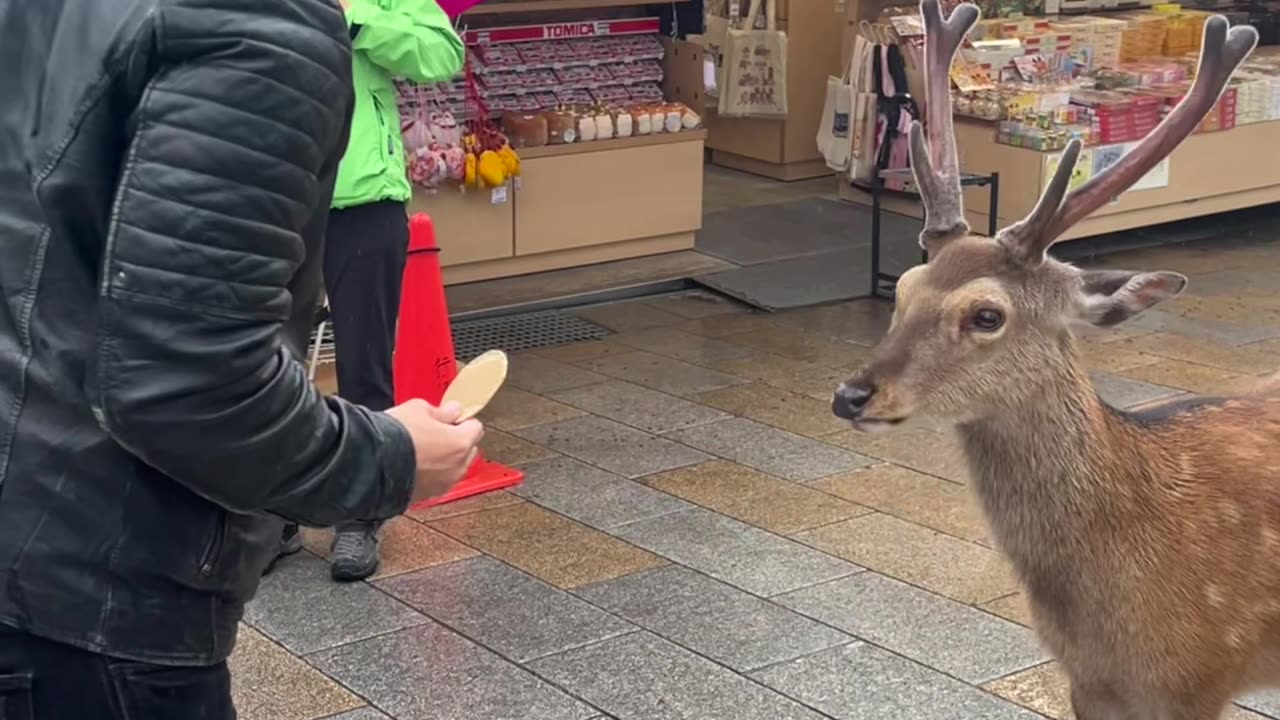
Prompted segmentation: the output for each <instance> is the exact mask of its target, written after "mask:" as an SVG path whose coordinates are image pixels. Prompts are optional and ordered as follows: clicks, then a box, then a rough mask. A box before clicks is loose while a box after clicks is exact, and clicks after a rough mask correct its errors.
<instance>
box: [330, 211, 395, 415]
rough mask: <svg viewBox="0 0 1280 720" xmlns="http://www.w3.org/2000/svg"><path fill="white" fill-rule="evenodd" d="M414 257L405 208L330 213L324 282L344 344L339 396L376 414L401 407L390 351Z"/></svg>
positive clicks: (337, 332)
mask: <svg viewBox="0 0 1280 720" xmlns="http://www.w3.org/2000/svg"><path fill="white" fill-rule="evenodd" d="M408 252H409V222H408V218H407V217H406V215H405V206H404V204H403V203H398V202H376V203H369V204H368V205H357V206H355V207H351V208H347V209H344V210H334V211H333V212H332V213H330V215H329V231H328V234H327V236H326V237H325V246H324V284H325V292H326V293H328V295H329V310H330V313H331V316H330V320H331V322H332V323H333V339H334V343H335V344H336V346H337V347H336V351H337V360H338V395H340V396H342V397H343V398H344V399H346V400H349V401H351V402H353V403H356V404H357V405H364V406H365V407H367V408H369V409H370V410H386V409H387V408H389V407H391V406H392V405H393V404H394V403H395V395H394V393H393V392H392V383H391V352H392V350H393V349H394V348H395V340H396V318H397V316H398V315H399V313H400V286H401V284H402V282H403V280H404V264H405V258H406V257H407V255H408Z"/></svg>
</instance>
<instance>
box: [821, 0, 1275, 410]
mask: <svg viewBox="0 0 1280 720" xmlns="http://www.w3.org/2000/svg"><path fill="white" fill-rule="evenodd" d="M920 12H921V15H922V16H923V19H924V26H925V38H926V39H925V63H926V68H925V73H924V75H925V78H926V83H927V87H926V101H927V103H926V108H927V117H926V120H927V122H928V125H927V130H926V128H922V127H921V126H920V124H919V123H915V124H913V125H912V127H911V136H910V141H911V166H912V169H913V172H914V174H915V180H916V185H917V187H918V188H919V190H920V195H921V198H922V200H923V202H924V207H925V223H924V230H923V231H922V232H921V234H920V243H921V245H922V246H923V247H924V248H925V249H927V250H928V251H929V262H928V264H927V265H921V266H918V267H915V268H912V269H911V270H910V271H908V272H907V273H905V274H904V275H903V276H902V278H901V279H900V280H899V282H898V287H897V301H896V307H895V309H894V315H893V320H892V322H891V323H890V327H889V331H888V334H887V335H886V336H885V337H884V338H883V339H882V340H881V342H880V344H879V345H878V346H877V347H876V348H875V350H874V351H873V352H872V353H871V355H870V358H869V360H868V361H867V363H866V365H865V366H864V367H863V368H862V369H861V370H860V371H859V372H858V373H856V374H855V375H853V376H852V377H850V378H849V379H848V380H847V381H846V382H844V383H842V384H841V385H840V387H839V388H838V389H837V391H836V394H835V398H834V400H833V403H832V409H833V411H834V412H835V414H836V415H838V416H839V417H841V418H844V419H847V420H850V421H852V422H853V423H854V425H855V427H858V428H860V429H863V430H878V429H885V428H888V427H891V426H893V425H897V424H899V423H901V422H903V421H905V420H907V419H909V418H911V417H913V416H916V415H931V416H934V417H939V418H942V419H946V420H950V421H953V422H965V421H969V420H975V419H979V418H983V417H989V416H992V415H994V414H996V413H998V412H1000V410H1001V409H1002V408H1006V407H1009V406H1010V405H1012V404H1022V403H1027V402H1034V401H1035V399H1036V398H1037V397H1040V396H1041V394H1042V391H1043V390H1044V389H1045V388H1046V384H1051V383H1053V382H1055V381H1058V382H1060V381H1061V378H1062V376H1063V373H1072V372H1075V367H1076V364H1075V362H1074V354H1075V345H1074V341H1073V340H1072V336H1071V327H1072V326H1073V324H1074V323H1076V322H1078V321H1083V322H1086V323H1091V324H1093V325H1096V326H1109V325H1115V324H1117V323H1120V322H1122V321H1124V320H1126V319H1128V318H1130V317H1133V316H1134V315H1136V314H1138V313H1140V312H1142V311H1144V310H1146V309H1148V308H1150V307H1152V306H1154V305H1156V304H1157V303H1159V302H1161V301H1163V300H1166V299H1168V298H1171V297H1173V296H1175V295H1177V294H1178V293H1179V292H1181V290H1182V289H1183V287H1184V286H1185V285H1186V278H1185V277H1183V276H1181V275H1178V274H1176V273H1168V272H1125V271H1113V270H1106V271H1091V270H1081V269H1078V268H1076V267H1073V266H1071V265H1068V264H1066V263H1062V262H1059V261H1057V260H1054V259H1053V258H1050V257H1048V256H1047V254H1046V253H1047V251H1048V249H1049V247H1050V246H1051V245H1053V243H1054V242H1055V241H1056V240H1057V239H1058V238H1060V237H1061V236H1062V234H1063V233H1064V232H1066V231H1067V230H1068V229H1070V228H1071V227H1072V226H1073V225H1074V224H1076V223H1077V222H1079V221H1080V220H1082V219H1084V218H1085V217H1087V216H1088V215H1089V214H1090V213H1092V212H1093V211H1094V210H1097V209H1098V208H1099V207H1101V206H1102V205H1103V204H1105V203H1106V202H1108V201H1110V200H1111V199H1112V198H1114V197H1117V196H1119V195H1120V194H1121V193H1123V192H1124V191H1125V190H1127V189H1129V188H1130V187H1131V186H1132V185H1133V184H1134V183H1135V182H1137V181H1138V180H1139V179H1141V178H1142V176H1144V175H1145V174H1146V173H1147V172H1149V171H1150V170H1151V169H1152V168H1153V167H1155V166H1156V165H1157V164H1159V162H1160V161H1161V160H1162V159H1164V158H1165V157H1166V156H1168V155H1169V154H1170V153H1171V152H1173V150H1174V149H1175V148H1176V147H1177V146H1178V145H1179V144H1180V143H1181V142H1182V141H1183V140H1184V139H1186V137H1187V136H1188V135H1190V134H1191V133H1192V131H1193V130H1194V129H1195V128H1196V126H1197V125H1198V124H1199V123H1200V121H1201V120H1202V119H1203V118H1204V116H1205V115H1206V114H1207V113H1208V112H1209V110H1211V109H1212V108H1213V106H1214V104H1215V103H1216V102H1217V101H1218V98H1219V97H1220V96H1221V94H1222V91H1223V89H1224V88H1225V87H1226V84H1227V81H1228V80H1229V79H1230V77H1231V74H1232V73H1233V72H1234V71H1235V69H1236V68H1237V67H1238V66H1239V65H1240V63H1241V62H1242V61H1243V60H1244V58H1245V57H1246V56H1247V55H1248V54H1249V53H1250V52H1251V51H1252V50H1253V48H1254V46H1255V45H1256V44H1257V41H1258V34H1257V32H1256V31H1255V30H1254V29H1253V28H1251V27H1247V26H1245V27H1236V28H1231V29H1230V30H1228V26H1227V21H1226V19H1225V18H1223V17H1221V16H1214V17H1212V18H1210V19H1209V20H1208V21H1207V22H1206V23H1205V26H1204V42H1203V44H1202V46H1201V50H1200V61H1199V65H1198V68H1197V71H1196V75H1195V81H1194V84H1193V85H1192V88H1191V91H1190V92H1189V93H1188V94H1187V95H1186V97H1185V98H1183V100H1182V102H1180V103H1179V104H1178V106H1177V107H1176V108H1174V109H1173V110H1172V111H1171V112H1170V113H1169V114H1168V115H1167V116H1166V117H1165V119H1164V121H1163V122H1161V123H1160V125H1159V126H1157V127H1156V129H1155V130H1153V131H1152V132H1151V134H1150V135H1148V136H1147V137H1146V138H1145V139H1144V140H1143V141H1142V142H1141V143H1139V145H1138V146H1137V147H1136V148H1134V150H1133V151H1132V152H1130V153H1129V154H1127V155H1125V156H1124V158H1123V159H1121V160H1120V161H1119V162H1117V163H1116V164H1114V165H1112V166H1111V167H1110V168H1108V169H1107V170H1105V171H1103V172H1102V173H1101V174H1099V175H1096V176H1094V177H1093V178H1091V179H1090V180H1089V181H1087V182H1086V183H1084V184H1083V185H1081V186H1080V187H1078V188H1077V189H1076V190H1074V191H1073V192H1071V193H1070V194H1068V193H1067V188H1068V183H1069V181H1070V178H1071V173H1072V170H1073V169H1074V166H1075V163H1076V160H1077V159H1078V157H1079V154H1080V143H1079V142H1078V141H1072V142H1071V144H1070V145H1068V146H1067V148H1066V150H1065V152H1064V153H1063V157H1062V162H1061V163H1060V164H1059V165H1058V168H1057V170H1056V172H1055V173H1054V176H1053V178H1052V179H1051V180H1050V182H1049V183H1048V185H1047V187H1046V188H1045V191H1044V194H1043V196H1042V197H1041V198H1040V200H1039V202H1038V203H1037V204H1036V206H1035V207H1034V208H1033V210H1032V211H1031V214H1030V215H1029V216H1027V217H1026V218H1025V219H1023V220H1021V221H1020V222H1017V223H1015V224H1013V225H1011V226H1009V227H1007V228H1005V229H1004V230H1002V231H1000V232H999V233H997V235H996V237H994V238H988V237H982V236H976V235H973V234H971V233H970V231H969V225H968V223H967V222H966V221H965V215H964V207H963V202H962V195H961V190H960V169H959V163H958V162H957V157H956V144H955V134H954V129H953V127H952V122H951V100H950V93H949V86H950V77H949V69H950V66H951V62H952V59H953V58H954V56H955V53H956V51H957V49H958V48H959V46H960V43H961V41H962V40H963V39H964V37H965V35H966V34H967V33H968V32H969V29H970V28H972V27H973V24H974V23H975V22H977V20H978V15H979V13H978V9H977V8H976V7H975V6H973V5H970V4H962V5H960V6H959V7H957V8H956V9H955V11H954V12H952V13H951V17H950V18H946V19H944V18H943V17H942V13H941V10H940V9H939V6H938V0H923V2H921V4H920ZM1064 198H1065V200H1064Z"/></svg>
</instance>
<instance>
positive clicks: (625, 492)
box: [512, 457, 692, 529]
mask: <svg viewBox="0 0 1280 720" xmlns="http://www.w3.org/2000/svg"><path fill="white" fill-rule="evenodd" d="M521 469H522V470H524V482H523V483H521V484H520V485H517V486H516V487H515V488H512V492H513V493H515V494H516V495H519V496H520V497H523V498H525V499H527V500H531V501H533V502H535V503H537V504H539V505H541V506H543V507H545V508H549V509H551V510H555V511H556V512H558V513H560V514H561V515H567V516H568V517H571V518H573V519H574V520H577V521H578V522H580V523H582V524H584V525H590V526H592V527H595V528H600V529H606V528H611V527H615V526H617V525H623V524H625V523H630V522H636V521H637V520H645V519H647V518H651V517H658V516H660V515H666V514H668V513H673V512H678V511H680V510H687V509H689V508H690V507H692V506H691V505H689V503H687V502H685V501H683V500H681V499H679V498H676V497H672V496H671V495H668V494H666V493H664V492H659V491H657V490H654V489H652V488H649V487H645V486H644V485H641V484H640V483H638V482H634V481H632V480H628V479H626V478H623V477H619V476H617V475H614V474H613V473H610V472H605V471H604V470H601V469H600V468H597V467H592V466H590V465H587V464H586V463H582V462H579V461H577V460H574V459H573V458H567V457H557V458H551V459H548V460H539V461H536V462H531V463H528V464H526V465H524V466H522V468H521Z"/></svg>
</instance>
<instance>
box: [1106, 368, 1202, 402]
mask: <svg viewBox="0 0 1280 720" xmlns="http://www.w3.org/2000/svg"><path fill="white" fill-rule="evenodd" d="M1090 376H1091V377H1092V378H1093V385H1094V388H1095V389H1096V390H1097V391H1098V397H1100V398H1102V399H1103V400H1105V401H1106V402H1107V403H1108V404H1110V405H1111V406H1112V407H1118V408H1128V407H1133V406H1134V405H1141V404H1143V403H1149V402H1152V401H1155V400H1163V399H1165V398H1171V397H1174V396H1175V395H1183V394H1185V393H1183V391H1182V390H1179V389H1177V388H1171V387H1165V386H1164V385H1153V384H1151V383H1146V382H1142V381H1141V380H1130V379H1129V378H1124V377H1119V376H1117V375H1109V374H1107V373H1091V374H1090Z"/></svg>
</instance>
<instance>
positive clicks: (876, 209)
mask: <svg viewBox="0 0 1280 720" xmlns="http://www.w3.org/2000/svg"><path fill="white" fill-rule="evenodd" d="M894 177H901V178H903V179H910V178H911V171H910V170H881V171H880V172H878V173H876V174H875V176H874V177H873V178H872V179H871V187H870V188H863V189H865V190H867V191H869V192H870V193H871V297H885V295H884V293H885V292H887V293H888V297H890V298H892V297H893V288H894V286H895V285H896V284H897V283H898V277H899V276H898V275H893V274H890V273H886V272H881V271H880V210H881V207H880V198H881V196H882V195H883V194H884V181H885V180H886V179H887V178H894ZM960 185H961V186H962V187H986V188H988V189H989V194H990V204H989V206H988V210H987V212H988V215H987V217H988V218H989V222H988V224H987V234H988V235H990V236H992V237H995V234H996V231H998V230H999V229H1000V228H999V220H998V211H999V209H1000V173H991V174H990V175H973V174H969V173H965V174H963V175H961V176H960ZM928 261H929V253H928V252H927V251H925V250H923V249H922V250H921V251H920V262H921V263H926V262H928Z"/></svg>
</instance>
